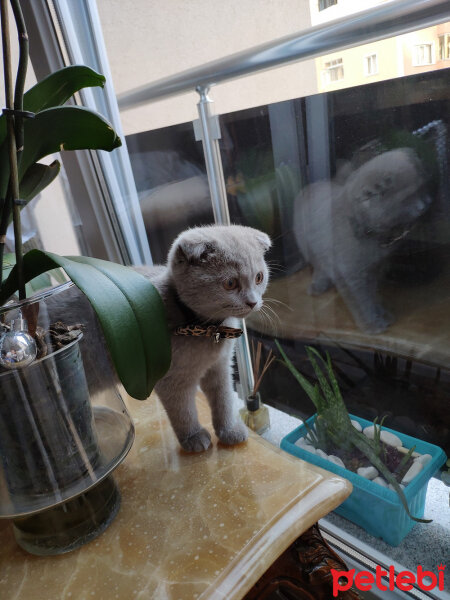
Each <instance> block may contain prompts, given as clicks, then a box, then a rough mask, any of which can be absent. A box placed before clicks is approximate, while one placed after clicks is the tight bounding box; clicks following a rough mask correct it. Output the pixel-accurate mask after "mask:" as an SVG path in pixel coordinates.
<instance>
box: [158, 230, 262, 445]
mask: <svg viewBox="0 0 450 600" xmlns="http://www.w3.org/2000/svg"><path fill="white" fill-rule="evenodd" d="M270 245H271V243H270V239H269V237H268V236H267V235H266V234H265V233H262V232H260V231H257V230H256V229H251V228H250V227H242V226H238V225H231V226H225V227H220V226H207V227H198V228H196V229H191V230H188V231H185V232H184V233H182V234H181V235H180V236H179V237H178V238H177V239H176V240H175V241H174V243H173V245H172V248H171V250H170V252H169V256H168V261H167V266H166V267H159V268H158V269H157V270H155V271H154V274H152V275H151V276H150V280H151V281H152V283H153V284H154V285H155V287H156V288H157V289H158V291H159V293H160V294H161V296H162V299H163V301H164V304H165V306H166V310H167V314H168V321H169V327H170V328H171V329H172V330H173V329H174V328H175V327H177V326H179V325H184V324H186V322H189V321H191V320H192V317H194V318H195V319H196V320H197V321H198V322H202V323H221V324H223V325H225V326H229V327H238V319H242V318H245V317H247V316H248V315H249V314H250V313H251V312H253V311H257V310H259V309H260V308H261V306H262V303H263V301H262V295H263V293H264V291H265V289H266V287H267V283H268V278H269V273H268V268H267V265H266V263H265V261H264V253H265V252H266V251H267V250H268V249H269V247H270ZM233 351H234V340H231V339H223V340H221V341H220V342H219V343H214V342H213V341H212V340H211V339H210V338H204V337H198V338H196V337H183V336H172V363H171V367H170V369H169V372H168V373H167V374H166V375H165V377H163V379H161V380H160V381H159V382H158V383H157V385H156V387H155V391H156V393H157V394H158V396H159V398H160V400H161V402H162V403H163V405H164V408H165V410H166V411H167V414H168V416H169V419H170V422H171V424H172V427H173V429H174V431H175V433H176V435H177V437H178V440H179V442H180V444H181V446H182V447H183V448H184V449H185V450H188V451H193V452H200V451H202V450H206V449H207V448H208V447H209V446H210V444H211V437H210V434H209V432H208V431H207V430H206V429H204V428H203V427H202V426H201V425H200V423H199V422H198V419H197V411H196V408H195V393H196V390H197V387H198V386H199V385H200V387H201V389H202V390H203V392H204V393H205V395H206V397H207V399H208V402H209V405H210V407H211V412H212V420H213V426H214V431H215V432H216V435H217V437H218V438H219V440H220V441H221V442H222V443H223V444H228V445H232V444H238V443H240V442H243V441H244V440H246V439H247V435H248V434H247V429H246V427H245V426H244V424H243V423H242V422H241V421H240V420H239V417H238V416H237V415H235V414H234V413H233V399H234V397H235V392H234V390H233V381H232V373H231V359H232V355H233Z"/></svg>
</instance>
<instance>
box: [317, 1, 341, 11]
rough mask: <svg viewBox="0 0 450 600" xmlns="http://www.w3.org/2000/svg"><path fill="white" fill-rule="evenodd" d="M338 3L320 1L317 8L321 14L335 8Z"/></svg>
mask: <svg viewBox="0 0 450 600" xmlns="http://www.w3.org/2000/svg"><path fill="white" fill-rule="evenodd" d="M337 3H338V0H319V1H318V4H317V6H318V9H319V12H322V11H323V10H326V9H327V8H330V6H335V5H336V4H337Z"/></svg>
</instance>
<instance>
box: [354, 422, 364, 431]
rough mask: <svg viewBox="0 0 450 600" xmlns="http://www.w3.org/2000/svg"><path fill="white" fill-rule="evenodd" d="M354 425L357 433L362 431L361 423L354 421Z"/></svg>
mask: <svg viewBox="0 0 450 600" xmlns="http://www.w3.org/2000/svg"><path fill="white" fill-rule="evenodd" d="M352 425H353V427H354V428H355V429H356V431H362V425H361V423H360V422H359V421H353V420H352Z"/></svg>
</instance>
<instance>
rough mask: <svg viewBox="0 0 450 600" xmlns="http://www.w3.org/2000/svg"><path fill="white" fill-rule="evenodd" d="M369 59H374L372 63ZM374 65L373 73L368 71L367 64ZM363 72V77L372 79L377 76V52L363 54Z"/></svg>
mask: <svg viewBox="0 0 450 600" xmlns="http://www.w3.org/2000/svg"><path fill="white" fill-rule="evenodd" d="M371 58H374V59H375V60H374V61H370V59H371ZM373 63H375V70H374V71H370V70H369V69H368V66H369V64H373ZM363 70H364V75H365V77H373V76H374V75H378V73H379V68H378V52H371V53H370V54H365V55H364V56H363Z"/></svg>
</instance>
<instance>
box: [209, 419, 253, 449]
mask: <svg viewBox="0 0 450 600" xmlns="http://www.w3.org/2000/svg"><path fill="white" fill-rule="evenodd" d="M216 433H217V437H218V438H219V441H220V442H221V443H222V444H225V445H226V446H234V445H235V444H241V443H242V442H245V440H246V439H247V438H248V429H247V427H246V426H245V425H244V423H241V422H240V421H236V423H233V425H232V427H230V428H227V429H225V428H224V429H220V430H219V431H216Z"/></svg>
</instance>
